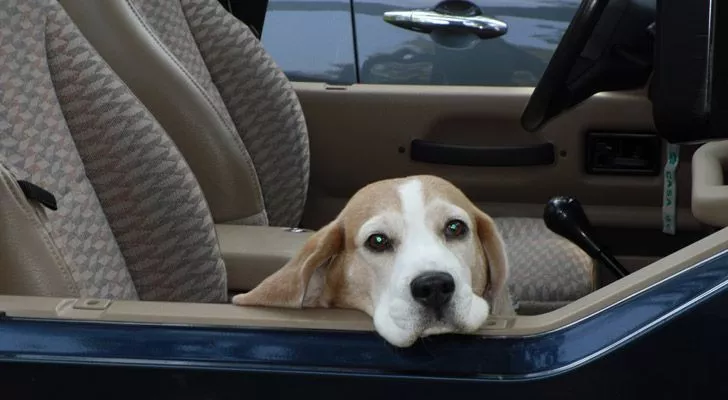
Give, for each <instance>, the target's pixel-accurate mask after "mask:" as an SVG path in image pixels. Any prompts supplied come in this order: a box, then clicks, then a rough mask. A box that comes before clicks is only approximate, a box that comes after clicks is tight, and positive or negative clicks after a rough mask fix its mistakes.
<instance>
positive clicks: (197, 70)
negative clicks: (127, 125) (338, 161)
mask: <svg viewBox="0 0 728 400" xmlns="http://www.w3.org/2000/svg"><path fill="white" fill-rule="evenodd" d="M60 2H61V4H62V5H63V6H64V8H66V10H67V11H68V13H69V14H70V15H71V18H72V19H73V20H74V21H75V22H76V24H77V25H78V26H79V27H80V29H81V31H82V32H83V34H84V35H86V37H87V38H88V39H89V41H90V42H91V43H92V44H93V45H94V46H95V47H96V48H97V49H98V51H99V52H100V54H101V55H102V56H103V57H104V58H105V59H106V60H107V61H108V62H109V64H110V65H111V67H112V68H114V70H115V71H116V72H117V73H118V74H119V76H121V77H122V79H124V80H125V81H126V82H127V84H128V85H129V86H130V88H131V89H132V90H133V91H134V92H135V94H136V95H137V96H138V97H139V98H140V99H141V100H142V102H144V103H145V104H146V105H147V107H148V108H149V109H150V111H151V112H152V113H153V114H154V115H155V116H156V117H157V119H158V120H159V121H160V123H161V124H162V125H163V126H164V127H165V129H166V130H167V132H169V134H170V135H171V137H172V139H173V140H174V141H175V142H176V143H177V145H178V146H179V148H180V150H181V151H182V154H183V155H184V156H185V158H186V159H187V160H188V162H189V163H190V166H191V168H192V170H193V171H194V173H195V175H196V176H197V178H198V180H199V181H200V183H201V185H202V188H203V191H204V193H205V196H206V198H207V199H208V202H209V204H210V208H211V210H212V214H213V217H214V219H215V222H217V223H238V224H246V225H268V224H269V225H274V226H291V227H292V226H298V224H299V222H300V220H301V216H302V214H303V208H304V204H305V199H306V196H307V190H308V178H309V147H308V132H307V129H306V123H305V120H304V116H303V112H302V110H301V105H300V103H299V100H298V98H297V96H296V93H295V91H294V90H293V87H292V86H291V84H290V82H289V81H288V79H287V78H286V76H285V75H284V74H283V72H282V71H281V70H280V69H279V68H278V67H277V66H276V64H275V62H274V61H273V60H272V59H271V57H270V56H269V55H268V53H267V52H266V51H265V50H264V49H263V47H262V45H261V43H260V42H259V41H258V39H257V38H256V37H255V35H254V34H253V33H252V31H251V30H250V29H248V27H247V26H246V25H245V24H244V23H242V22H241V21H240V20H238V19H237V18H235V17H234V16H233V15H231V14H230V13H228V12H227V10H225V8H224V7H222V6H221V5H220V3H219V2H218V1H217V0H118V1H98V0H61V1H60Z"/></svg>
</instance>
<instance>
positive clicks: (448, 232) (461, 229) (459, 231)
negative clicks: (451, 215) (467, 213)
mask: <svg viewBox="0 0 728 400" xmlns="http://www.w3.org/2000/svg"><path fill="white" fill-rule="evenodd" d="M466 233H468V226H467V225H465V222H463V221H460V220H459V219H453V220H450V221H447V224H445V237H447V238H457V237H460V236H463V235H465V234H466Z"/></svg>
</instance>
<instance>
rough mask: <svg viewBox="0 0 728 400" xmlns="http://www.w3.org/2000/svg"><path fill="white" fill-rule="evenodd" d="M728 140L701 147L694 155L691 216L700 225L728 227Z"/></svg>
mask: <svg viewBox="0 0 728 400" xmlns="http://www.w3.org/2000/svg"><path fill="white" fill-rule="evenodd" d="M727 168H728V140H724V141H716V142H710V143H706V144H704V145H702V146H701V147H700V148H698V150H696V151H695V154H694V155H693V187H692V188H693V189H692V196H693V198H692V212H693V214H694V215H695V218H697V219H698V220H700V221H701V222H703V223H705V224H708V225H711V226H715V227H725V226H728V183H727V182H726V181H725V177H724V176H723V173H724V171H725V170H726V169H727Z"/></svg>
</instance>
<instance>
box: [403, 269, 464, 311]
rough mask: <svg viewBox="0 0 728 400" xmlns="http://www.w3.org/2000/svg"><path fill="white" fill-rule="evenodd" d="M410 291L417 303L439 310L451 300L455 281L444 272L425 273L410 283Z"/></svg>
mask: <svg viewBox="0 0 728 400" xmlns="http://www.w3.org/2000/svg"><path fill="white" fill-rule="evenodd" d="M410 291H411V292H412V297H414V299H415V300H417V302H418V303H420V304H422V305H423V306H425V307H428V308H433V309H439V308H441V307H442V306H444V305H445V304H447V303H448V302H449V301H450V299H452V294H453V293H454V292H455V280H454V279H453V277H452V275H450V274H448V273H446V272H425V273H424V274H422V275H420V276H418V277H417V278H415V279H413V280H412V282H410Z"/></svg>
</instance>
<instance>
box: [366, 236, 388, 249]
mask: <svg viewBox="0 0 728 400" xmlns="http://www.w3.org/2000/svg"><path fill="white" fill-rule="evenodd" d="M364 244H365V245H366V247H367V248H368V249H369V250H372V251H375V252H382V251H386V250H389V249H391V248H392V242H391V241H390V240H389V238H388V237H387V236H386V235H382V234H381V233H375V234H373V235H371V236H369V237H368V238H367V241H366V242H365V243H364Z"/></svg>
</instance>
